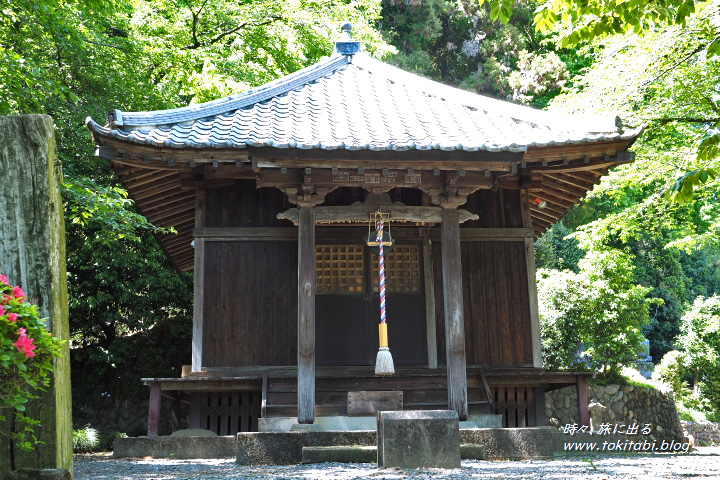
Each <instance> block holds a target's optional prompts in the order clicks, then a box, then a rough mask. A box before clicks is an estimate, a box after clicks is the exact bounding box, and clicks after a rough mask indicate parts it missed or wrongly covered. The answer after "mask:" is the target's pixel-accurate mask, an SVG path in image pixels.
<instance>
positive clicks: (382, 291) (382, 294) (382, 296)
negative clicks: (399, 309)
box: [377, 220, 386, 324]
mask: <svg viewBox="0 0 720 480" xmlns="http://www.w3.org/2000/svg"><path fill="white" fill-rule="evenodd" d="M377 232H378V236H377V241H378V243H379V244H380V252H379V253H378V258H379V262H380V323H381V324H382V323H385V321H386V318H385V254H384V251H383V222H382V220H378V222H377Z"/></svg>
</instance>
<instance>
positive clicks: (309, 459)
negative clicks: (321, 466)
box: [302, 445, 377, 463]
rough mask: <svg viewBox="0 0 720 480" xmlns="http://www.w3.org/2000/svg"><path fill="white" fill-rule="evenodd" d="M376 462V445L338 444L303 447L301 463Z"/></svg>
mask: <svg viewBox="0 0 720 480" xmlns="http://www.w3.org/2000/svg"><path fill="white" fill-rule="evenodd" d="M325 462H337V463H376V462H377V447H375V446H361V445H339V446H334V447H303V448H302V463H325Z"/></svg>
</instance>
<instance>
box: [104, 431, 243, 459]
mask: <svg viewBox="0 0 720 480" xmlns="http://www.w3.org/2000/svg"><path fill="white" fill-rule="evenodd" d="M236 448H237V447H236V440H235V437H234V436H226V437H218V436H216V437H164V436H162V437H130V438H116V439H115V444H114V446H113V457H114V458H132V457H152V458H178V459H192V458H233V457H234V456H235V452H236Z"/></svg>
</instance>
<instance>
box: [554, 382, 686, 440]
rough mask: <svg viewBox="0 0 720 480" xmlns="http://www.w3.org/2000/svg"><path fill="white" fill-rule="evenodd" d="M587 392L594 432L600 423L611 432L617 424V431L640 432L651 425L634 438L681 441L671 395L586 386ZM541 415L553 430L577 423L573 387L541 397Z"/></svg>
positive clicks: (575, 394)
mask: <svg viewBox="0 0 720 480" xmlns="http://www.w3.org/2000/svg"><path fill="white" fill-rule="evenodd" d="M587 389H588V401H589V403H590V404H591V412H590V417H591V419H592V423H593V429H594V430H595V431H597V429H598V427H599V425H600V424H601V423H607V424H611V426H612V429H614V428H615V425H617V426H618V428H619V430H625V429H627V427H628V426H631V425H634V424H635V425H639V426H640V430H641V429H642V428H643V427H644V426H645V425H646V424H652V427H651V428H652V431H651V433H649V434H648V435H647V436H645V435H642V434H641V432H640V431H638V432H637V435H638V436H643V437H646V438H647V439H649V440H650V441H654V440H657V441H663V440H666V441H668V442H669V441H672V440H675V441H677V442H683V441H685V438H684V434H683V430H682V426H681V425H680V419H679V417H678V414H677V410H676V409H675V399H674V398H673V396H672V394H671V393H663V392H661V391H659V390H655V389H653V388H647V387H633V386H623V387H621V386H618V385H607V386H588V387H587ZM593 410H594V411H593ZM545 414H546V415H547V421H548V425H550V426H553V427H557V428H562V427H564V426H565V425H567V424H575V423H578V412H577V390H576V389H575V387H565V388H561V389H559V390H554V391H552V392H548V393H547V394H546V396H545ZM621 425H624V427H620V426H621Z"/></svg>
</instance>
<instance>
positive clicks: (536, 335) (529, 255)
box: [520, 190, 543, 368]
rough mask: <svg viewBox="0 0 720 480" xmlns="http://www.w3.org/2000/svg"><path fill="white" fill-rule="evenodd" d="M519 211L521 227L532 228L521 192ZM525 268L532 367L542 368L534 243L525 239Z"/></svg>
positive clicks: (526, 198)
mask: <svg viewBox="0 0 720 480" xmlns="http://www.w3.org/2000/svg"><path fill="white" fill-rule="evenodd" d="M520 205H521V207H520V210H521V212H522V219H523V227H525V228H530V229H532V228H533V225H532V218H531V217H530V194H529V192H528V191H527V190H523V191H522V194H521V195H520ZM524 242H525V266H526V271H527V284H528V304H529V305H530V340H531V345H532V358H533V367H535V368H542V366H543V358H542V342H541V340H540V313H539V312H538V298H537V280H536V278H535V243H534V241H533V239H532V238H526V239H525V240H524Z"/></svg>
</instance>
